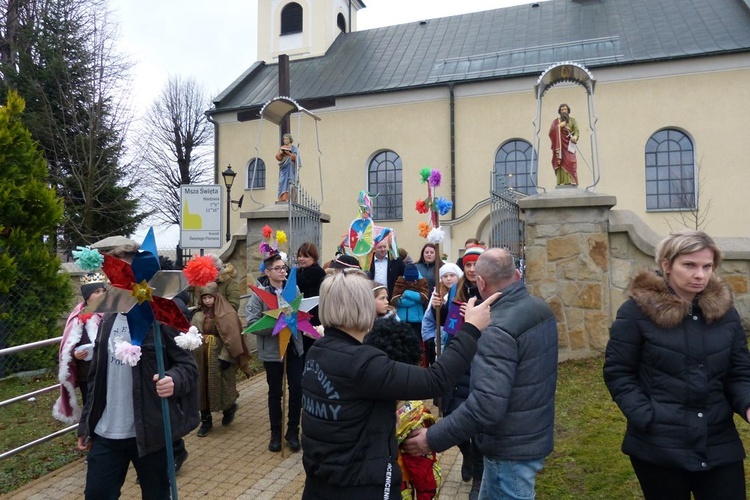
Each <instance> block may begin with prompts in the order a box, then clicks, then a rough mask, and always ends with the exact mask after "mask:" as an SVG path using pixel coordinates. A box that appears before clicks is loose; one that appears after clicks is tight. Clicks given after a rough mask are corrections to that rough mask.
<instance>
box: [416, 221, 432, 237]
mask: <svg viewBox="0 0 750 500" xmlns="http://www.w3.org/2000/svg"><path fill="white" fill-rule="evenodd" d="M428 234H430V225H429V224H427V223H426V222H420V223H419V236H421V237H422V238H427V235H428Z"/></svg>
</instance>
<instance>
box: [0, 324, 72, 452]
mask: <svg viewBox="0 0 750 500" xmlns="http://www.w3.org/2000/svg"><path fill="white" fill-rule="evenodd" d="M61 340H62V337H55V338H53V339H46V340H39V341H37V342H31V343H29V344H23V345H18V346H13V347H6V348H5V349H0V359H2V358H3V357H4V356H9V355H11V354H17V353H19V352H23V351H30V350H33V349H39V348H41V347H47V346H48V345H53V344H59V343H60V341H61ZM59 388H60V384H54V385H51V386H49V387H45V388H43V389H38V390H36V391H32V392H29V393H26V394H22V395H20V396H16V397H14V398H10V399H6V400H5V401H0V408H4V407H6V406H9V405H11V404H13V403H18V402H21V401H26V400H27V399H29V398H33V397H36V396H40V395H42V394H46V393H48V392H52V391H54V390H57V389H59ZM76 427H78V425H76V424H74V425H71V426H69V427H66V428H65V429H60V430H59V431H55V432H53V433H51V434H47V435H46V436H43V437H41V438H39V439H36V440H34V441H31V442H28V443H26V444H23V445H21V446H19V447H17V448H13V449H12V450H8V451H5V452H2V453H0V460H4V459H6V458H10V457H12V456H14V455H17V454H19V453H21V452H22V451H25V450H28V449H29V448H33V447H34V446H36V445H39V444H42V443H46V442H47V441H51V440H53V439H55V438H58V437H60V436H63V435H65V434H67V433H69V432H72V431H74V430H75V429H76Z"/></svg>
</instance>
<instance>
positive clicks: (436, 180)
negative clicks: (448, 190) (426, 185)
mask: <svg viewBox="0 0 750 500" xmlns="http://www.w3.org/2000/svg"><path fill="white" fill-rule="evenodd" d="M441 179H442V177H441V175H440V170H433V171H432V172H430V177H429V182H430V186H432V187H434V188H436V187H440V181H441Z"/></svg>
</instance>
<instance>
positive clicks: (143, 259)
mask: <svg viewBox="0 0 750 500" xmlns="http://www.w3.org/2000/svg"><path fill="white" fill-rule="evenodd" d="M102 271H104V274H106V275H107V278H108V279H109V281H110V283H111V284H112V288H110V289H109V290H108V291H107V293H106V294H105V295H104V299H103V300H102V301H101V302H100V303H98V304H96V306H95V311H96V312H100V313H103V312H119V313H123V314H125V316H126V317H127V319H128V326H129V328H130V339H131V340H130V344H127V343H125V344H126V345H122V346H121V347H120V348H118V353H119V354H120V357H121V359H120V360H121V361H123V362H127V363H129V364H130V366H135V365H136V364H137V362H138V360H139V359H140V345H141V343H142V342H143V339H144V338H145V337H146V334H147V333H148V331H149V329H150V328H151V325H153V324H154V320H156V321H158V322H161V323H164V324H166V325H169V326H171V327H173V328H175V329H177V330H179V331H181V332H186V331H188V329H190V322H189V321H188V320H187V318H185V315H184V314H182V311H180V308H179V307H178V306H177V304H175V303H174V301H173V300H172V298H173V297H174V296H175V295H177V294H178V293H180V292H181V291H182V290H184V289H185V288H187V286H188V281H187V278H186V277H185V275H184V274H183V273H182V272H181V271H162V270H161V269H160V267H159V254H158V252H157V250H156V240H155V238H154V231H153V229H150V230H149V232H148V234H147V235H146V238H145V239H144V240H143V244H142V245H141V248H140V251H139V252H138V254H136V256H135V257H134V258H133V262H132V263H131V264H128V263H127V262H125V261H124V260H122V259H118V258H117V257H113V256H112V255H108V254H105V255H104V263H103V265H102Z"/></svg>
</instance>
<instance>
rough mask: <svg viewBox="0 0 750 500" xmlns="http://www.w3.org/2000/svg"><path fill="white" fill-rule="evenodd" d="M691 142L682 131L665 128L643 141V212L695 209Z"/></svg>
mask: <svg viewBox="0 0 750 500" xmlns="http://www.w3.org/2000/svg"><path fill="white" fill-rule="evenodd" d="M693 153H694V151H693V141H692V140H691V139H690V137H688V136H687V134H685V133H684V132H681V131H679V130H676V129H664V130H660V131H658V132H656V133H655V134H653V135H652V136H651V137H650V138H649V140H648V142H646V210H684V209H693V208H695V157H694V154H693Z"/></svg>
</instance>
